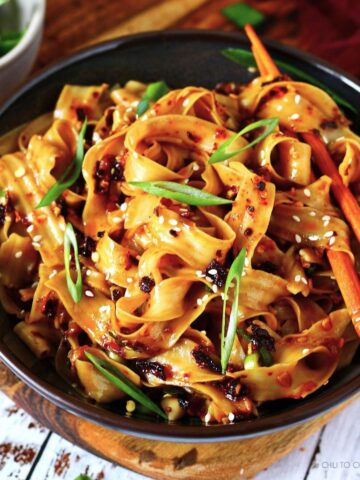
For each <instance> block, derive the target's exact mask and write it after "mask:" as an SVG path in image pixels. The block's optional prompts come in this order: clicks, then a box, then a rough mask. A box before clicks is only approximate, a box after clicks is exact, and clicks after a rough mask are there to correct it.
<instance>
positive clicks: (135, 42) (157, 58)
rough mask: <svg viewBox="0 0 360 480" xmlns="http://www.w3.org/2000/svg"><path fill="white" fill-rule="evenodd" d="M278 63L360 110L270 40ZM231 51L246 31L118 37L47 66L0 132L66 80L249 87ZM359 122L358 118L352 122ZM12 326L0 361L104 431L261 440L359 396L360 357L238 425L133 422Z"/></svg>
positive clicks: (308, 59)
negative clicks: (74, 384)
mask: <svg viewBox="0 0 360 480" xmlns="http://www.w3.org/2000/svg"><path fill="white" fill-rule="evenodd" d="M267 46H268V48H269V50H270V53H271V54H272V55H273V57H274V58H276V59H279V60H283V61H285V62H287V63H291V64H293V65H294V66H296V67H298V68H299V69H301V70H303V71H304V72H306V73H309V74H311V75H312V76H313V77H316V78H317V79H318V80H320V81H321V82H322V83H323V84H325V85H327V86H328V87H329V88H331V89H332V90H334V91H335V92H336V93H337V94H339V95H341V96H342V97H343V98H344V99H346V100H347V101H349V102H350V103H352V104H353V105H354V106H355V107H356V108H357V109H360V95H359V93H360V84H359V83H358V82H357V81H356V80H355V79H354V78H351V77H349V76H348V75H346V74H345V73H344V72H341V71H339V70H337V69H335V68H333V67H331V66H330V65H328V64H326V63H324V62H322V61H320V60H318V59H317V58H314V57H312V56H310V55H308V54H304V53H302V52H299V51H297V50H295V49H293V48H289V47H285V46H281V45H279V44H276V43H273V42H268V43H267ZM226 47H243V48H249V46H248V42H247V40H246V39H245V38H244V37H243V36H242V35H240V34H236V33H222V32H201V31H179V32H158V33H147V34H140V35H135V36H131V37H125V38H120V39H118V40H113V41H110V42H106V43H103V44H101V45H98V46H95V47H92V48H90V49H87V50H84V51H82V52H80V53H77V54H76V55H73V56H71V57H69V58H67V59H66V60H64V61H62V62H60V63H58V64H57V65H55V66H53V67H51V68H49V69H48V70H47V71H46V72H44V73H42V74H41V75H40V76H38V77H37V78H35V79H33V80H32V81H31V82H29V83H28V84H27V85H26V86H25V87H24V88H22V90H20V91H19V92H18V93H17V94H16V95H15V96H14V97H13V98H12V99H10V100H9V101H8V102H7V104H6V105H4V106H3V108H2V109H1V110H0V134H1V133H5V132H7V131H8V130H10V129H12V128H14V127H16V126H17V125H19V124H22V123H24V122H27V121H29V120H31V119H32V118H34V117H36V116H38V115H40V114H42V113H45V112H47V111H50V110H53V108H54V105H55V101H56V98H57V96H58V94H59V92H60V90H61V88H62V86H63V85H64V84H65V83H75V84H76V83H77V84H85V85H86V84H87V85H91V84H98V83H102V82H107V83H109V84H113V83H117V82H119V83H122V82H125V81H126V80H129V79H138V80H141V81H144V82H151V81H155V80H159V79H164V80H166V82H167V83H168V84H169V85H170V86H172V87H184V86H186V85H200V86H205V87H210V88H211V87H214V86H215V85H216V84H217V83H218V82H229V81H236V82H248V81H249V80H251V78H252V74H251V73H249V71H248V70H247V69H246V68H242V67H240V66H238V65H235V64H234V63H232V62H230V61H229V60H227V59H226V58H224V57H223V56H222V55H221V53H220V51H221V50H222V49H223V48H226ZM356 120H357V119H354V118H353V121H356ZM12 325H13V321H12V320H11V319H10V318H8V317H7V316H6V315H5V314H2V319H1V321H0V359H1V360H2V361H3V362H4V363H5V364H6V365H7V366H8V367H9V368H10V369H11V370H12V371H13V372H14V373H15V374H16V375H17V376H18V377H19V378H21V379H22V380H23V381H24V382H25V383H27V384H28V385H29V386H30V387H32V388H33V389H34V390H36V391H37V392H39V393H40V394H41V395H43V396H44V397H46V398H47V399H48V400H50V401H51V402H53V403H55V404H56V405H58V406H59V407H62V408H64V409H66V410H68V411H70V412H72V413H75V414H76V415H79V416H81V417H84V418H86V419H88V420H91V421H93V422H95V423H99V424H101V425H103V426H105V427H108V428H112V429H116V430H119V431H122V432H126V433H129V434H133V435H140V436H143V437H150V438H153V439H162V440H169V441H199V442H210V441H212V442H213V441H226V440H235V439H241V438H245V437H251V436H256V435H261V434H264V433H266V432H269V431H274V430H276V429H281V428H284V427H288V426H290V425H294V424H296V423H299V422H303V421H305V420H307V419H309V418H311V417H314V416H316V415H319V414H320V413H322V412H324V411H326V410H328V409H330V408H332V407H334V406H335V405H337V404H339V403H340V402H343V401H344V400H346V399H348V398H349V397H351V396H352V395H354V394H355V393H356V391H357V390H358V389H359V385H360V358H359V355H358V356H357V357H356V358H355V359H354V361H353V363H352V364H351V365H350V366H348V367H346V368H344V369H343V370H341V371H340V372H338V373H336V374H335V375H334V376H333V377H332V378H331V379H330V381H329V383H328V384H327V385H326V386H325V387H323V388H321V389H320V390H319V391H317V392H316V393H315V394H313V395H311V396H309V397H307V398H306V399H304V400H296V401H295V400H281V401H276V402H271V403H270V402H269V403H267V404H265V405H264V406H263V407H262V408H261V409H260V413H261V416H260V417H259V418H257V419H254V420H248V421H243V422H241V423H238V424H233V425H213V426H204V425H194V424H176V425H171V426H169V425H167V424H166V423H157V422H155V421H152V420H151V419H144V418H127V417H124V416H122V415H120V414H118V413H114V412H113V411H110V410H107V409H105V408H102V407H98V406H96V405H94V404H93V403H90V402H89V401H87V400H85V399H83V398H81V397H79V396H78V395H77V394H76V392H75V391H73V390H72V389H71V387H69V385H67V384H64V382H63V381H62V380H61V379H60V378H59V377H58V376H57V375H56V373H55V370H54V368H53V367H52V365H51V364H50V363H47V362H44V361H38V360H36V358H35V357H34V356H33V355H32V354H31V352H30V351H29V350H28V349H27V348H26V347H25V346H24V345H23V344H22V343H21V341H20V340H19V339H18V338H17V337H16V336H15V335H14V334H13V333H12Z"/></svg>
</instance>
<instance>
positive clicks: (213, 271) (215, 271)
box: [208, 268, 217, 275]
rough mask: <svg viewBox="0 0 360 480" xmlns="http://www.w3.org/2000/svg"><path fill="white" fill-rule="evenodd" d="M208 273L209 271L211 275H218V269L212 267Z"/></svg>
mask: <svg viewBox="0 0 360 480" xmlns="http://www.w3.org/2000/svg"><path fill="white" fill-rule="evenodd" d="M208 273H209V274H210V275H216V274H217V270H216V268H211V269H210V270H209V271H208Z"/></svg>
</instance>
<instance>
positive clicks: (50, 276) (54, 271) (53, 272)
mask: <svg viewBox="0 0 360 480" xmlns="http://www.w3.org/2000/svg"><path fill="white" fill-rule="evenodd" d="M56 274H57V271H56V270H53V271H52V272H51V273H50V275H49V278H54V277H55V276H56Z"/></svg>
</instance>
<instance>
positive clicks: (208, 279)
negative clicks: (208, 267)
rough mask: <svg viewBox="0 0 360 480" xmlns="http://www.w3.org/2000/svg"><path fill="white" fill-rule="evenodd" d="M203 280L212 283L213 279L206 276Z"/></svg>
mask: <svg viewBox="0 0 360 480" xmlns="http://www.w3.org/2000/svg"><path fill="white" fill-rule="evenodd" d="M205 280H206V281H207V282H209V283H212V282H213V279H212V278H211V277H208V276H206V277H205Z"/></svg>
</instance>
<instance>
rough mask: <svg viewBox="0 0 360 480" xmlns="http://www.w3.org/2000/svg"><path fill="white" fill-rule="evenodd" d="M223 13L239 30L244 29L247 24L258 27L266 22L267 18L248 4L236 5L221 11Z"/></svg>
mask: <svg viewBox="0 0 360 480" xmlns="http://www.w3.org/2000/svg"><path fill="white" fill-rule="evenodd" d="M221 13H222V14H223V15H224V16H225V17H226V18H228V19H229V20H230V21H231V22H233V23H235V25H236V26H237V27H238V28H241V29H242V28H244V27H245V25H246V24H247V23H249V24H250V25H253V26H254V27H256V26H257V25H260V24H261V23H263V21H264V20H265V16H264V15H263V14H262V13H261V12H259V11H258V10H256V9H255V8H253V7H250V5H247V4H246V3H235V4H234V5H228V6H227V7H225V8H223V9H222V10H221Z"/></svg>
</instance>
